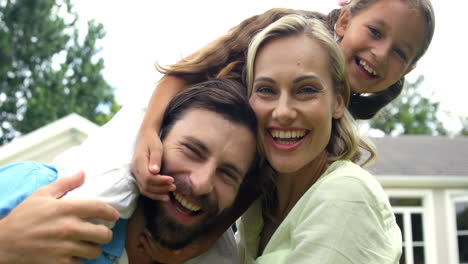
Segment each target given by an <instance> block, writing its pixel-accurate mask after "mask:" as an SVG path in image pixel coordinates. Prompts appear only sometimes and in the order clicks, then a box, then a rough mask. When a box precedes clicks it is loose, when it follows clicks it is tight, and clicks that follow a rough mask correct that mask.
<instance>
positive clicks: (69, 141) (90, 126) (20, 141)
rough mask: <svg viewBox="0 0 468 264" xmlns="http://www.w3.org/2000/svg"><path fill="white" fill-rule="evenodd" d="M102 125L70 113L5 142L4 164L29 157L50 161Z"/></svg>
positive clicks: (0, 163)
mask: <svg viewBox="0 0 468 264" xmlns="http://www.w3.org/2000/svg"><path fill="white" fill-rule="evenodd" d="M98 127H99V126H98V125H96V124H94V123H92V122H91V121H89V120H87V119H85V118H83V117H81V116H79V115H77V114H70V115H67V116H65V117H63V118H61V119H59V120H57V121H54V122H52V123H50V124H48V125H46V126H43V127H41V128H39V129H36V130H34V131H33V132H31V133H29V134H26V135H23V136H21V137H18V138H15V139H14V140H13V141H11V142H10V143H8V144H6V145H4V146H1V147H0V166H3V165H6V164H9V163H13V162H19V161H25V160H35V161H41V162H46V163H49V162H51V161H52V160H53V159H54V158H55V156H56V155H58V154H59V153H61V152H63V151H65V150H66V149H68V148H71V147H73V146H76V145H79V144H81V142H83V140H84V139H85V138H86V137H87V136H88V135H89V134H90V133H91V132H92V131H94V130H95V129H97V128H98Z"/></svg>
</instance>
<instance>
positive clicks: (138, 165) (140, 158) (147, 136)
mask: <svg viewBox="0 0 468 264" xmlns="http://www.w3.org/2000/svg"><path fill="white" fill-rule="evenodd" d="M162 152H163V146H162V143H161V139H160V138H159V135H158V132H157V131H156V129H152V128H141V130H140V134H139V135H138V140H137V144H136V148H135V153H134V154H133V160H132V165H131V170H132V174H133V176H134V177H135V179H136V182H137V185H138V188H139V189H140V192H141V193H142V194H143V195H145V196H147V197H149V198H151V199H153V200H162V201H168V200H169V195H168V192H169V191H174V190H175V185H174V179H173V178H172V177H170V176H165V175H161V174H159V172H160V168H161V158H162Z"/></svg>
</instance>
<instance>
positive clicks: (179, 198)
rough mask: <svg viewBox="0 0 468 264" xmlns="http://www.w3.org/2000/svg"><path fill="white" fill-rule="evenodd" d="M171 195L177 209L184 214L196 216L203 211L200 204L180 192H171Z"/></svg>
mask: <svg viewBox="0 0 468 264" xmlns="http://www.w3.org/2000/svg"><path fill="white" fill-rule="evenodd" d="M169 197H170V198H171V202H172V204H173V205H174V207H175V209H176V210H177V211H178V212H179V213H181V214H183V215H187V216H196V215H199V214H201V212H202V211H203V210H202V209H201V207H200V206H199V205H197V204H195V203H193V202H191V201H189V200H188V199H186V198H185V197H184V196H183V195H182V194H180V193H176V192H170V193H169Z"/></svg>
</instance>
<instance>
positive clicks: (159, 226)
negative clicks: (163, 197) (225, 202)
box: [142, 177, 226, 249]
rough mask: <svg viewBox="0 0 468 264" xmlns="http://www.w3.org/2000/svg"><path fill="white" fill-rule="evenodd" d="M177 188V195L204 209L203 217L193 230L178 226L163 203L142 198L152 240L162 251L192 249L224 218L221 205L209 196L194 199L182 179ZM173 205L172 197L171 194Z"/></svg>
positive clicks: (181, 225) (175, 180)
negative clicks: (192, 201) (202, 235)
mask: <svg viewBox="0 0 468 264" xmlns="http://www.w3.org/2000/svg"><path fill="white" fill-rule="evenodd" d="M174 184H175V185H176V186H177V192H178V193H180V194H182V195H183V196H186V197H190V198H191V199H193V200H195V201H197V203H198V205H199V206H200V207H201V210H202V211H201V214H203V217H202V218H200V219H197V222H196V223H195V224H194V225H192V226H186V225H184V224H181V223H179V222H177V221H176V220H175V219H174V218H173V217H171V216H169V215H168V214H167V213H166V212H165V210H164V208H163V203H164V202H162V201H155V200H151V199H150V198H147V197H145V196H142V202H143V210H144V214H145V218H146V225H147V226H146V227H147V228H148V230H149V231H150V233H151V235H152V236H153V238H154V239H155V240H156V241H158V242H159V243H160V244H161V245H162V246H163V247H166V248H169V249H180V248H184V247H185V246H187V245H189V244H190V243H191V242H193V241H194V240H195V239H197V238H198V237H199V236H200V235H201V234H203V233H205V232H206V231H207V230H209V229H210V228H211V227H213V226H214V225H215V224H216V223H218V222H219V221H218V220H219V219H221V218H222V215H224V212H225V211H226V210H223V212H222V213H220V212H219V208H218V203H217V201H216V200H214V199H213V198H212V196H210V195H202V196H195V195H193V192H192V189H191V188H190V185H189V183H187V182H186V181H185V180H184V179H180V177H176V178H175V179H174ZM170 197H171V201H168V202H167V203H173V202H174V197H173V194H172V193H171V194H170ZM169 206H173V205H169Z"/></svg>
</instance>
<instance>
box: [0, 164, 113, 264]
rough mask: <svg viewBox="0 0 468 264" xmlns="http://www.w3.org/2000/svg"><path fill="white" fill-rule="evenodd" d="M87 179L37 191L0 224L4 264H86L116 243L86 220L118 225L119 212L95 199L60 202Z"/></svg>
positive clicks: (78, 178) (69, 179)
mask: <svg viewBox="0 0 468 264" xmlns="http://www.w3.org/2000/svg"><path fill="white" fill-rule="evenodd" d="M83 181H84V174H83V173H82V172H81V173H78V174H76V175H74V176H72V177H65V178H61V179H58V180H57V181H56V182H53V183H51V184H49V185H47V186H44V187H42V188H40V189H38V190H37V191H36V192H35V193H33V194H32V195H31V196H30V197H29V198H27V199H26V200H24V201H23V202H22V203H20V204H19V205H18V206H17V207H16V208H15V209H13V210H12V211H11V212H10V213H9V214H8V215H7V216H6V217H5V218H3V219H1V220H0V245H2V246H1V247H0V256H1V257H0V263H82V262H83V259H82V258H88V259H94V258H97V257H99V255H100V254H101V251H102V250H101V246H100V244H105V243H108V242H109V241H110V240H111V239H112V232H111V230H110V229H108V228H107V227H105V226H103V225H98V224H93V223H90V222H88V221H86V219H89V218H100V219H104V220H106V221H116V220H117V219H118V218H119V214H118V212H117V210H115V209H114V208H113V207H112V206H110V205H108V204H106V203H104V202H101V201H91V200H89V201H88V200H71V199H70V200H69V199H64V200H61V199H58V198H60V197H62V196H63V195H64V194H65V193H66V192H68V191H70V190H72V189H74V188H76V187H78V186H79V185H81V184H82V183H83Z"/></svg>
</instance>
